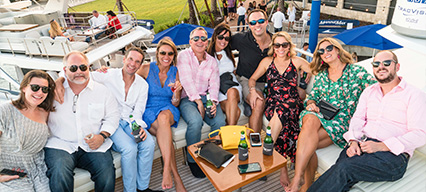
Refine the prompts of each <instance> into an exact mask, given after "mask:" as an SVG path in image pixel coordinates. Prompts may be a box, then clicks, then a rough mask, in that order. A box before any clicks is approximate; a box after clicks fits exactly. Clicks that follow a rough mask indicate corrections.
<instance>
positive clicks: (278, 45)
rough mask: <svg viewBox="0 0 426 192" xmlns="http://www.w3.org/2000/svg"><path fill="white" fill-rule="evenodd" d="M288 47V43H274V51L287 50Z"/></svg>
mask: <svg viewBox="0 0 426 192" xmlns="http://www.w3.org/2000/svg"><path fill="white" fill-rule="evenodd" d="M289 46H290V43H288V42H284V43H281V44H279V43H274V48H275V49H279V48H280V47H283V48H284V49H285V48H287V47H289Z"/></svg>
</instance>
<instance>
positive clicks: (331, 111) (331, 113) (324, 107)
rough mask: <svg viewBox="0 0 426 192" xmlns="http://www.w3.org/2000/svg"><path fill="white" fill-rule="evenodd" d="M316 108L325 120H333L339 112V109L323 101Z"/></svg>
mask: <svg viewBox="0 0 426 192" xmlns="http://www.w3.org/2000/svg"><path fill="white" fill-rule="evenodd" d="M318 107H319V109H320V113H321V114H322V116H324V119H326V120H331V119H333V118H334V117H335V116H336V115H337V114H338V113H339V111H340V109H339V108H337V107H336V106H334V105H332V104H331V103H329V102H327V101H324V100H321V101H320V102H319V103H318Z"/></svg>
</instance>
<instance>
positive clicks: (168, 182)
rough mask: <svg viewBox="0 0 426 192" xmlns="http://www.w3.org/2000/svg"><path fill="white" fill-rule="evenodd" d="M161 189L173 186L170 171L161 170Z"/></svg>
mask: <svg viewBox="0 0 426 192" xmlns="http://www.w3.org/2000/svg"><path fill="white" fill-rule="evenodd" d="M161 187H163V189H170V188H172V187H173V181H172V174H171V172H170V171H164V172H163V182H162V183H161Z"/></svg>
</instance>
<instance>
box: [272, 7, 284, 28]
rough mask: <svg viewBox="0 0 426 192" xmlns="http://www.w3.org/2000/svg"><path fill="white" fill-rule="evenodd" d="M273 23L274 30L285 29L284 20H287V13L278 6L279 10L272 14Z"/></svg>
mask: <svg viewBox="0 0 426 192" xmlns="http://www.w3.org/2000/svg"><path fill="white" fill-rule="evenodd" d="M271 21H272V23H274V32H275V33H276V32H280V31H282V30H283V22H284V21H285V15H284V13H283V12H281V9H280V8H279V7H278V8H277V12H275V13H274V14H273V15H272V18H271Z"/></svg>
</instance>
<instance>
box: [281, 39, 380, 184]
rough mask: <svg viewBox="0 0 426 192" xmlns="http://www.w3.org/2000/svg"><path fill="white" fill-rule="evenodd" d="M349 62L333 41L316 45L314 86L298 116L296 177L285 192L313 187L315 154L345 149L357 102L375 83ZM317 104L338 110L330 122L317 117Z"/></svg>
mask: <svg viewBox="0 0 426 192" xmlns="http://www.w3.org/2000/svg"><path fill="white" fill-rule="evenodd" d="M352 62H353V60H352V57H351V54H350V53H348V52H347V51H345V50H344V49H343V48H342V46H341V45H340V44H339V43H338V42H337V41H336V40H334V39H332V38H324V39H322V40H321V41H320V42H319V43H318V46H317V48H316V50H315V52H314V56H313V61H312V62H311V70H312V73H313V74H315V75H316V77H315V83H314V86H313V88H312V90H311V93H310V95H309V96H308V98H307V100H306V101H305V106H306V109H305V110H304V111H302V113H301V115H300V118H301V121H300V126H301V131H300V134H299V138H298V143H297V152H296V157H297V158H296V165H295V175H294V178H293V181H292V183H291V184H290V186H288V188H286V191H298V190H299V187H300V186H301V185H303V184H304V185H303V186H302V189H301V191H305V190H307V189H308V188H309V186H311V185H312V183H313V181H314V176H315V171H316V169H317V166H318V161H317V156H316V153H315V150H317V149H319V148H324V147H327V146H329V145H331V144H333V143H334V144H336V145H338V146H339V147H341V148H343V147H344V146H345V145H346V141H345V139H343V133H345V132H346V131H347V130H348V127H349V121H350V119H351V117H352V115H353V113H354V112H355V109H356V105H357V103H358V98H359V96H360V95H361V93H362V91H363V90H364V89H365V88H366V87H368V86H369V85H371V84H373V83H375V80H374V78H373V77H372V76H371V75H370V74H369V73H368V72H367V71H366V70H365V69H364V68H363V67H361V66H359V65H354V64H352ZM320 100H324V101H326V102H328V103H330V104H332V105H334V106H335V107H337V108H339V109H340V111H339V112H338V114H337V115H336V116H335V117H334V118H333V119H331V120H326V119H325V118H324V117H323V115H322V114H321V113H320V111H319V108H318V105H317V104H318V103H319V102H320Z"/></svg>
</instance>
